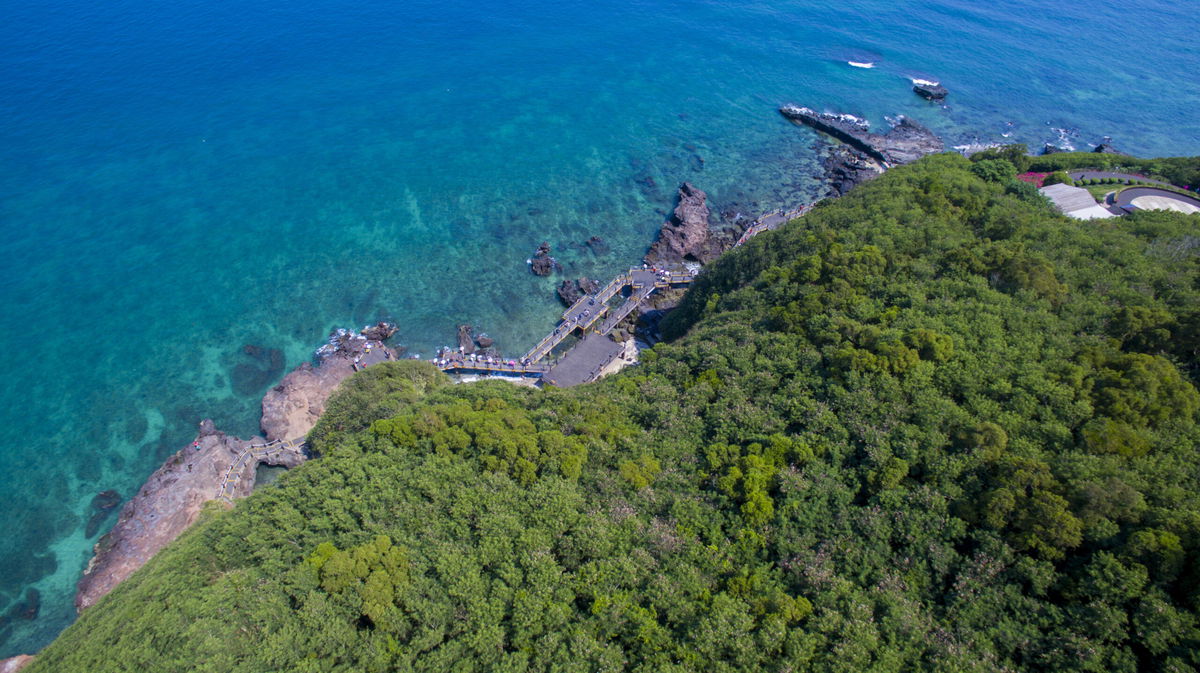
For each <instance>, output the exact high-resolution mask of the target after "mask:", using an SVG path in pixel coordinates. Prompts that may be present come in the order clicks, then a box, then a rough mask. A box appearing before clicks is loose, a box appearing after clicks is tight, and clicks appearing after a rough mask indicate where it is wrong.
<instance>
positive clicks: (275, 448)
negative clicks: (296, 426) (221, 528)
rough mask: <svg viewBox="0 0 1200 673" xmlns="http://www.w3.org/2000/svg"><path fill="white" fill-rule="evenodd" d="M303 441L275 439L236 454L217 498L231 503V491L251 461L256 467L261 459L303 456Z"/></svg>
mask: <svg viewBox="0 0 1200 673" xmlns="http://www.w3.org/2000/svg"><path fill="white" fill-rule="evenodd" d="M304 441H305V440H304V438H303V437H301V438H300V439H288V440H279V439H277V440H275V441H273V442H267V443H266V444H251V445H250V446H248V447H246V448H245V450H243V451H242V452H241V453H240V454H238V457H237V459H236V460H234V461H233V464H232V465H230V466H229V469H228V470H226V471H225V477H224V478H223V479H221V487H220V489H218V490H217V498H219V499H221V500H224V501H225V502H230V503H231V502H233V489H234V488H236V487H237V484H238V482H239V481H240V480H241V475H242V470H244V469H245V468H246V464H247V463H248V462H249V461H251V460H253V461H254V464H255V465H257V464H258V463H261V462H263V459H265V458H269V457H271V456H273V455H278V454H281V453H286V452H291V453H298V454H301V455H303V454H304Z"/></svg>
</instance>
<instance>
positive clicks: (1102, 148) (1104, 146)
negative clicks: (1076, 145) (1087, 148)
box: [1092, 143, 1130, 156]
mask: <svg viewBox="0 0 1200 673" xmlns="http://www.w3.org/2000/svg"><path fill="white" fill-rule="evenodd" d="M1092 151H1093V152H1095V153H1096V154H1120V155H1123V156H1130V155H1128V154H1125V153H1124V152H1122V151H1121V150H1119V149H1117V148H1115V147H1113V146H1112V144H1110V143H1100V144H1099V145H1096V149H1094V150H1092Z"/></svg>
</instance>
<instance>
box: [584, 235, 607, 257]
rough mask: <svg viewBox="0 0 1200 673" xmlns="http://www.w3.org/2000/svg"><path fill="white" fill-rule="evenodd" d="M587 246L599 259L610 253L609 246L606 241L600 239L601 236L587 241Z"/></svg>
mask: <svg viewBox="0 0 1200 673" xmlns="http://www.w3.org/2000/svg"><path fill="white" fill-rule="evenodd" d="M587 246H588V247H589V248H591V250H592V254H594V255H596V256H597V257H599V256H601V255H607V254H608V251H609V248H608V244H607V243H605V242H604V239H603V238H600V237H599V236H593V237H591V238H589V239H588V240H587Z"/></svg>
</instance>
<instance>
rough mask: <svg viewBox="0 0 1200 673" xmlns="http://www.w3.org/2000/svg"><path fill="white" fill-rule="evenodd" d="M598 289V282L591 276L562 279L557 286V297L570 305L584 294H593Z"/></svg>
mask: <svg viewBox="0 0 1200 673" xmlns="http://www.w3.org/2000/svg"><path fill="white" fill-rule="evenodd" d="M599 291H600V284H599V283H597V282H596V281H594V280H592V279H591V278H580V279H579V280H564V281H563V282H562V283H560V284H559V286H558V298H559V299H560V300H561V301H562V303H563V304H564V305H566V306H570V305H572V304H574V303H575V302H577V301H579V299H580V298H581V297H583V296H584V295H586V294H595V293H597V292H599Z"/></svg>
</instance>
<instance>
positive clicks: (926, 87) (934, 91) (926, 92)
mask: <svg viewBox="0 0 1200 673" xmlns="http://www.w3.org/2000/svg"><path fill="white" fill-rule="evenodd" d="M913 91H915V92H916V93H917V95H918V96H920V97H921V98H924V99H925V100H932V101H938V102H941V101H944V100H946V96H948V95H949V94H950V92H949V91H948V90H947V89H946V87H944V86H942V85H941V84H934V83H932V82H921V83H919V84H914V85H913Z"/></svg>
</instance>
